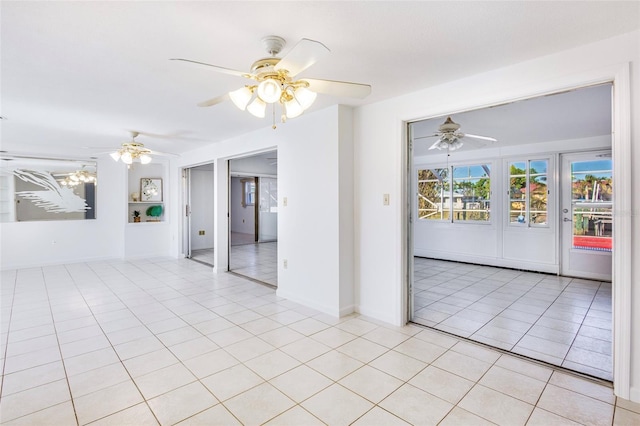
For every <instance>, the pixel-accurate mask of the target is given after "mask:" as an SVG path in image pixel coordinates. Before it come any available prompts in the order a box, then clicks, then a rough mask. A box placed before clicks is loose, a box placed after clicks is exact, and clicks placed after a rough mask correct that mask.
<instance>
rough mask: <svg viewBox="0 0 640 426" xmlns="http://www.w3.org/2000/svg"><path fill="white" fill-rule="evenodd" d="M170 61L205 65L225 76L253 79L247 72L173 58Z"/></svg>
mask: <svg viewBox="0 0 640 426" xmlns="http://www.w3.org/2000/svg"><path fill="white" fill-rule="evenodd" d="M169 60H170V61H182V62H188V63H191V64H196V65H203V66H205V67H209V68H213V70H214V71H217V72H220V73H223V74H230V75H235V76H238V77H245V78H251V74H248V73H246V72H243V71H238V70H232V69H231V68H225V67H219V66H217V65H211V64H207V63H204V62H198V61H192V60H190V59H182V58H171V59H169Z"/></svg>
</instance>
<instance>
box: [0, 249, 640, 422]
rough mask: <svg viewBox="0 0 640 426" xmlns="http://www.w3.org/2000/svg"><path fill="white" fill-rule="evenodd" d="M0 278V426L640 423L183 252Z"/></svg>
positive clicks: (581, 392)
mask: <svg viewBox="0 0 640 426" xmlns="http://www.w3.org/2000/svg"><path fill="white" fill-rule="evenodd" d="M1 278H2V286H1V290H2V293H1V296H2V299H1V308H2V311H1V313H2V318H1V319H2V321H1V322H0V326H1V328H0V333H1V334H0V336H1V339H0V340H1V343H2V347H1V352H0V353H1V354H2V359H1V360H0V364H1V365H2V391H1V394H0V400H1V401H0V422H1V423H2V424H3V425H4V424H6V425H20V424H22V425H56V426H60V425H76V424H78V425H80V424H82V425H84V424H94V425H125V424H135V425H147V424H149V425H153V424H163V425H170V424H181V425H233V424H245V425H259V424H274V425H275V424H290V425H315V424H317V425H322V424H328V425H341V424H345V425H346V424H354V425H375V424H384V425H400V424H440V425H472V424H473V425H480V424H508V425H522V424H530V425H550V424H575V423H582V424H591V425H611V424H612V423H613V424H614V425H628V424H639V423H640V404H635V403H631V402H629V401H624V400H621V399H617V400H616V398H615V397H614V396H613V393H612V390H611V388H610V387H609V386H605V385H602V384H600V383H596V382H594V381H591V380H586V379H584V378H579V377H577V376H573V375H568V374H566V373H563V372H559V371H554V370H553V369H551V368H548V367H545V366H541V365H539V364H536V363H532V362H530V361H526V360H522V359H519V358H517V357H515V356H512V355H505V354H501V353H499V352H497V351H495V350H492V349H487V348H485V347H482V346H479V345H476V344H473V343H469V342H466V341H461V340H459V339H457V338H453V337H451V336H449V335H445V334H443V333H441V332H438V331H434V330H429V329H425V328H422V327H419V326H413V325H409V326H405V327H393V326H390V325H385V324H381V323H378V322H377V321H374V320H371V319H368V318H365V317H363V316H359V315H357V314H353V315H350V316H347V317H345V318H341V319H336V318H333V317H330V316H327V315H325V314H321V313H318V312H316V311H314V310H312V309H309V308H306V307H304V306H300V305H298V304H295V303H292V302H290V301H287V300H285V299H282V298H280V297H278V296H277V295H276V294H275V291H274V290H272V289H270V288H267V287H265V286H263V285H260V284H257V283H254V282H252V281H249V280H246V279H243V278H241V277H237V276H234V275H231V274H219V275H215V276H214V275H212V274H211V270H210V268H209V267H207V266H205V265H202V264H199V263H196V262H191V261H189V260H186V259H180V260H176V259H166V258H154V259H145V260H135V261H113V262H92V263H78V264H68V265H62V266H47V267H42V268H30V269H20V270H10V271H3V272H2V276H1ZM572 422H575V423H572Z"/></svg>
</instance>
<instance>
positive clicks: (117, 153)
mask: <svg viewBox="0 0 640 426" xmlns="http://www.w3.org/2000/svg"><path fill="white" fill-rule="evenodd" d="M109 155H110V156H111V158H113V161H118V160H119V159H120V152H119V151H116V152H112V153H111V154H109Z"/></svg>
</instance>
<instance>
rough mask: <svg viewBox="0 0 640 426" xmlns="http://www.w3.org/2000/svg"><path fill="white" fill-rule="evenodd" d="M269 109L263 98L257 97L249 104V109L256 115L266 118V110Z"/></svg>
mask: <svg viewBox="0 0 640 426" xmlns="http://www.w3.org/2000/svg"><path fill="white" fill-rule="evenodd" d="M266 109H267V104H265V103H264V102H263V101H262V99H260V98H255V99H254V100H253V102H251V103H250V104H249V106H247V111H249V113H250V114H251V115H253V116H255V117H258V118H264V113H265V110H266Z"/></svg>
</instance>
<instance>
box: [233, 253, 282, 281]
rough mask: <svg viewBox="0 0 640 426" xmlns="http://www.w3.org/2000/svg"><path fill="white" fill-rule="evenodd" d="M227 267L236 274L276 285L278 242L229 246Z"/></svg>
mask: <svg viewBox="0 0 640 426" xmlns="http://www.w3.org/2000/svg"><path fill="white" fill-rule="evenodd" d="M229 269H230V270H231V271H233V272H235V273H236V274H240V275H244V276H245V277H249V278H253V279H256V280H258V281H262V282H264V283H267V284H271V285H272V286H275V287H277V286H278V243H277V242H272V243H253V244H243V245H237V246H231V252H230V254H229Z"/></svg>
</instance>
